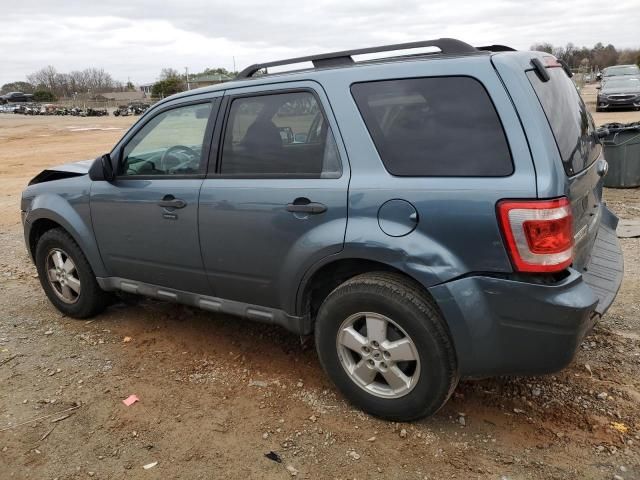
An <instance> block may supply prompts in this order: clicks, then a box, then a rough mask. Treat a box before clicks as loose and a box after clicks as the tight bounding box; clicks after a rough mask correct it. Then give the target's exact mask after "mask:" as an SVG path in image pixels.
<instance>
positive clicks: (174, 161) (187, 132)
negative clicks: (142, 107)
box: [120, 103, 211, 176]
mask: <svg viewBox="0 0 640 480" xmlns="http://www.w3.org/2000/svg"><path fill="white" fill-rule="evenodd" d="M210 113H211V104H210V103H206V104H198V105H188V106H185V107H179V108H174V109H173V110H168V111H166V112H163V113H161V114H159V115H156V116H155V117H154V118H152V119H151V120H149V122H148V123H147V124H146V125H145V126H144V127H142V129H141V130H140V131H139V132H138V133H136V134H135V136H134V137H133V138H132V139H131V140H130V141H129V143H127V145H126V146H125V147H124V152H123V162H122V168H121V172H120V174H121V175H124V176H127V175H192V174H197V173H200V170H201V168H200V167H201V165H202V161H203V159H202V149H203V148H202V147H203V143H204V135H205V130H206V128H207V121H208V120H209V114H210Z"/></svg>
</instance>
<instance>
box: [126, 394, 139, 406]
mask: <svg viewBox="0 0 640 480" xmlns="http://www.w3.org/2000/svg"><path fill="white" fill-rule="evenodd" d="M139 401H140V399H139V398H138V396H137V395H129V396H128V397H127V398H125V399H124V400H122V403H124V404H125V405H126V406H127V407H129V406H131V405H133V404H134V403H136V402H139Z"/></svg>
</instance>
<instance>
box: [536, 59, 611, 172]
mask: <svg viewBox="0 0 640 480" xmlns="http://www.w3.org/2000/svg"><path fill="white" fill-rule="evenodd" d="M547 73H549V76H550V77H551V78H550V79H549V81H548V82H543V81H541V80H540V78H538V76H537V75H536V73H535V72H533V71H530V72H527V77H528V78H529V82H531V85H532V86H533V89H534V90H535V91H536V94H537V95H538V99H539V100H540V104H541V105H542V109H543V110H544V113H545V114H546V116H547V120H548V121H549V125H550V126H551V130H552V131H553V136H554V137H555V140H556V144H557V145H558V150H559V152H560V157H561V158H562V163H563V166H564V170H565V172H566V174H567V175H575V174H576V173H580V172H581V171H582V170H584V169H585V168H587V167H588V166H589V165H591V164H592V163H593V162H594V161H595V160H596V158H598V155H599V154H600V144H599V143H598V139H597V136H596V133H595V126H594V124H593V120H592V119H591V115H589V112H588V111H587V107H585V105H584V102H583V101H582V99H581V98H580V95H579V94H578V91H577V90H576V87H575V85H574V84H573V82H572V81H571V79H570V78H569V77H568V76H567V74H566V73H564V70H562V68H557V67H554V68H547Z"/></svg>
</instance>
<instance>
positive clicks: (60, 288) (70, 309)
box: [35, 228, 111, 318]
mask: <svg viewBox="0 0 640 480" xmlns="http://www.w3.org/2000/svg"><path fill="white" fill-rule="evenodd" d="M35 257H36V268H37V269H38V277H39V278H40V284H41V285H42V288H43V289H44V291H45V293H46V295H47V297H48V298H49V300H50V301H51V303H53V305H54V306H55V307H56V308H57V309H58V310H60V311H61V312H62V313H64V314H65V315H68V316H70V317H74V318H88V317H92V316H94V315H96V314H98V313H100V312H101V311H102V310H104V309H105V307H106V306H107V305H108V304H109V302H110V299H111V295H110V294H108V293H107V292H105V291H103V290H102V289H101V288H100V286H99V285H98V282H97V281H96V278H95V275H94V274H93V270H92V269H91V266H90V265H89V262H88V261H87V259H86V257H85V256H84V254H83V253H82V250H80V247H79V246H78V244H77V243H76V242H75V241H74V240H73V238H72V237H71V236H70V235H69V234H68V233H67V232H65V231H64V230H62V229H60V228H55V229H52V230H48V231H46V232H45V233H44V234H43V235H42V237H40V239H39V240H38V244H37V246H36V255H35Z"/></svg>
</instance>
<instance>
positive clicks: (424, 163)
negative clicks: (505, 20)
mask: <svg viewBox="0 0 640 480" xmlns="http://www.w3.org/2000/svg"><path fill="white" fill-rule="evenodd" d="M351 93H352V95H353V97H354V99H355V101H356V104H357V105H358V109H359V110H360V113H361V115H362V118H363V119H364V122H365V124H366V126H367V128H368V130H369V133H370V134H371V137H372V139H373V142H374V144H375V146H376V149H377V150H378V153H379V154H380V157H381V159H382V162H383V163H384V166H385V168H386V169H387V170H388V171H389V173H391V174H392V175H397V176H410V177H426V176H454V177H462V176H464V177H502V176H507V175H511V173H513V163H512V161H511V154H510V151H509V146H508V144H507V139H506V137H505V134H504V130H503V128H502V124H501V123H500V119H499V118H498V114H497V112H496V110H495V108H494V106H493V103H492V102H491V99H490V98H489V95H488V94H487V91H486V90H485V89H484V87H483V86H482V84H480V82H478V81H477V80H475V79H473V78H469V77H432V78H411V79H401V80H387V81H379V82H367V83H357V84H354V85H352V87H351Z"/></svg>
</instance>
